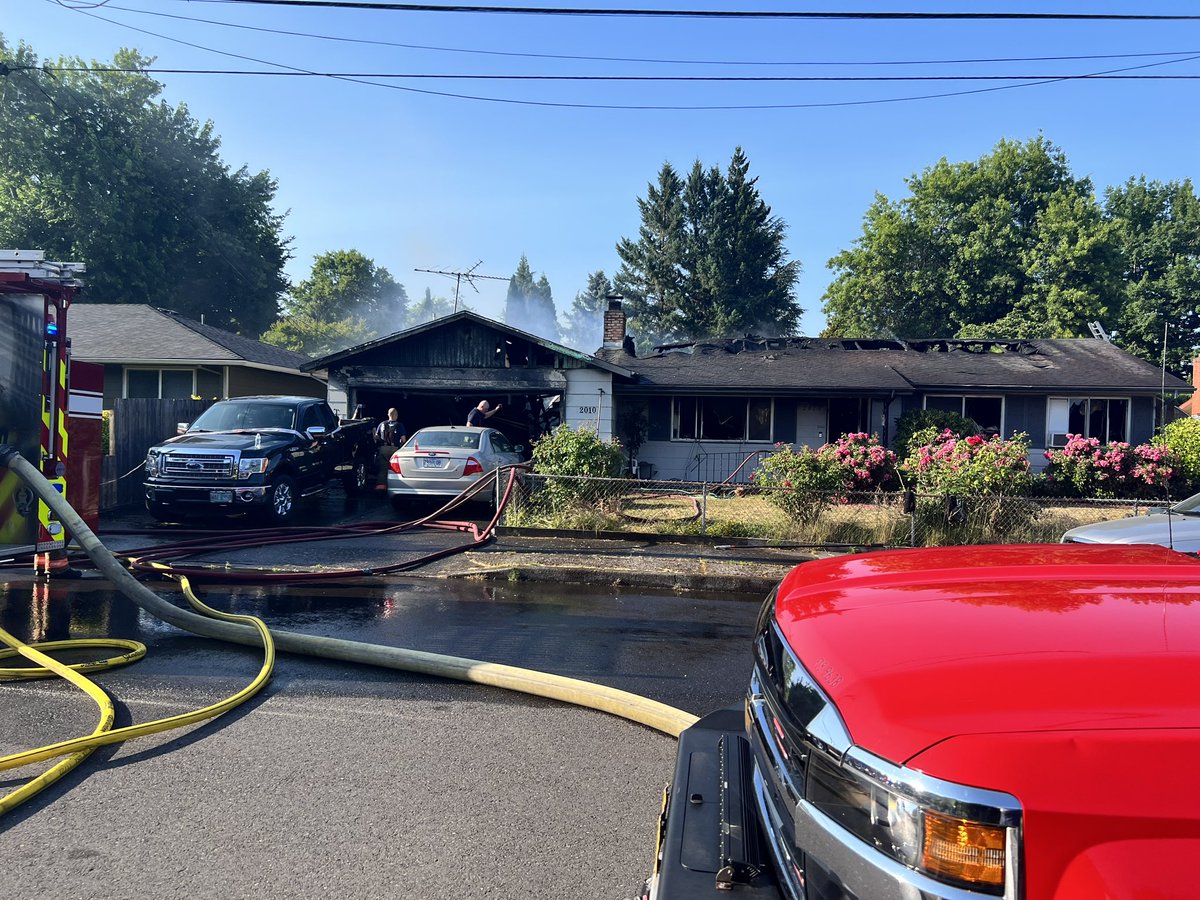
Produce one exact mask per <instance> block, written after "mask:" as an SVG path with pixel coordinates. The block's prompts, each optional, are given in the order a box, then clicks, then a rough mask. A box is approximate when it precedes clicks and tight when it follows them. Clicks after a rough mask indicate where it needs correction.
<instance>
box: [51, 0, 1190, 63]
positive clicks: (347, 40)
mask: <svg viewBox="0 0 1200 900" xmlns="http://www.w3.org/2000/svg"><path fill="white" fill-rule="evenodd" d="M46 2H47V3H51V4H53V5H55V6H63V5H66V4H64V2H63V0H46ZM106 2H107V0H106ZM67 8H69V9H80V8H88V9H90V8H91V7H76V6H74V5H67ZM106 8H107V9H108V10H119V11H121V12H129V13H135V14H139V15H146V16H157V17H159V18H164V19H175V20H178V21H184V22H198V23H201V24H204V25H216V26H219V27H222V28H234V29H238V30H241V31H254V32H259V33H262V34H279V35H284V36H285V37H301V38H311V39H313V40H319V41H331V42H334V43H344V44H362V45H367V46H373V47H395V48H398V49H401V50H424V51H432V52H436V53H462V54H470V55H479V56H504V57H512V58H517V59H561V60H570V61H574V62H625V63H653V64H655V65H682V66H765V67H768V68H770V67H775V66H945V65H975V64H987V63H1009V62H1072V61H1083V60H1098V59H1145V58H1153V57H1166V56H1185V55H1188V54H1193V53H1200V51H1198V50H1166V51H1160V52H1156V53H1092V54H1083V55H1074V56H996V57H970V58H962V59H901V60H724V59H670V58H659V57H646V56H584V55H574V54H566V53H520V52H516V51H512V50H484V49H480V48H468V47H438V46H434V45H429V44H405V43H401V42H399V41H380V40H372V39H371V38H354V37H342V36H339V35H332V34H318V33H316V32H311V31H292V30H289V29H285V28H266V27H264V26H260V25H245V24H241V23H238V22H224V21H221V20H220V19H204V18H200V17H199V16H183V15H179V14H178V13H167V12H161V11H157V10H150V9H135V8H134V7H130V6H107V7H106Z"/></svg>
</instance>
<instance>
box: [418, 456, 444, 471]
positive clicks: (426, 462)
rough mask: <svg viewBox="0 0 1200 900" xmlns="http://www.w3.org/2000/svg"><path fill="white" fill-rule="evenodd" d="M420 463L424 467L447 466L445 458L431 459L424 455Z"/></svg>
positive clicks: (437, 467)
mask: <svg viewBox="0 0 1200 900" xmlns="http://www.w3.org/2000/svg"><path fill="white" fill-rule="evenodd" d="M420 463H421V468H422V469H444V468H446V462H445V460H441V459H431V458H429V457H422V458H421V460H420Z"/></svg>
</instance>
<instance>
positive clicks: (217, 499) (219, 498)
mask: <svg viewBox="0 0 1200 900" xmlns="http://www.w3.org/2000/svg"><path fill="white" fill-rule="evenodd" d="M208 502H209V503H232V502H233V491H209V492H208Z"/></svg>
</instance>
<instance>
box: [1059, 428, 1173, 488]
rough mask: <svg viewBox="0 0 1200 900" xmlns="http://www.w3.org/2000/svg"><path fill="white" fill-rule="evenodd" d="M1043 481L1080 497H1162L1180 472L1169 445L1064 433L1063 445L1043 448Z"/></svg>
mask: <svg viewBox="0 0 1200 900" xmlns="http://www.w3.org/2000/svg"><path fill="white" fill-rule="evenodd" d="M1045 456H1046V461H1047V463H1048V465H1047V466H1046V471H1045V472H1044V473H1043V478H1044V479H1045V482H1046V485H1047V487H1048V488H1050V489H1051V491H1053V492H1054V493H1060V494H1068V495H1075V496H1080V497H1162V496H1163V495H1164V494H1165V493H1166V492H1167V490H1168V489H1169V488H1170V487H1171V486H1172V484H1173V483H1174V482H1175V481H1176V480H1178V477H1179V475H1180V471H1181V470H1180V462H1179V459H1178V456H1177V454H1176V453H1175V451H1174V450H1172V449H1171V448H1170V447H1167V446H1162V445H1153V444H1139V445H1138V446H1136V447H1134V446H1131V445H1130V444H1128V443H1126V442H1125V441H1113V442H1111V443H1108V444H1101V443H1100V441H1099V440H1098V439H1096V438H1086V437H1083V436H1082V435H1078V434H1069V435H1067V443H1066V446H1064V447H1062V448H1061V449H1059V448H1056V449H1052V450H1047V451H1046V453H1045Z"/></svg>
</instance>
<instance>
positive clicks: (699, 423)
mask: <svg viewBox="0 0 1200 900" xmlns="http://www.w3.org/2000/svg"><path fill="white" fill-rule="evenodd" d="M704 400H741V401H742V402H744V403H745V404H746V417H745V419H744V420H743V422H742V437H740V438H706V437H701V435H702V434H703V433H704V420H703V407H702V406H701V405H700V404H701V402H702V401H704ZM755 400H759V401H761V400H765V401H766V402H767V403H768V404H770V410H771V424H770V426H769V427H770V437H766V438H752V437H750V436H749V435H750V403H751V402H752V401H755ZM680 402H688V403H692V404H695V409H696V436H695V437H680V436H679V432H678V429H677V426H676V422H677V421H678V416H677V415H676V413H677V412H678V408H679V403H680ZM670 439H671V440H672V441H676V442H683V443H695V442H696V441H704V442H705V443H711V444H770V443H773V442H774V440H775V398H774V397H752V396H750V395H749V394H745V395H739V396H721V395H718V394H677V395H674V396H672V397H671V438H670Z"/></svg>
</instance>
